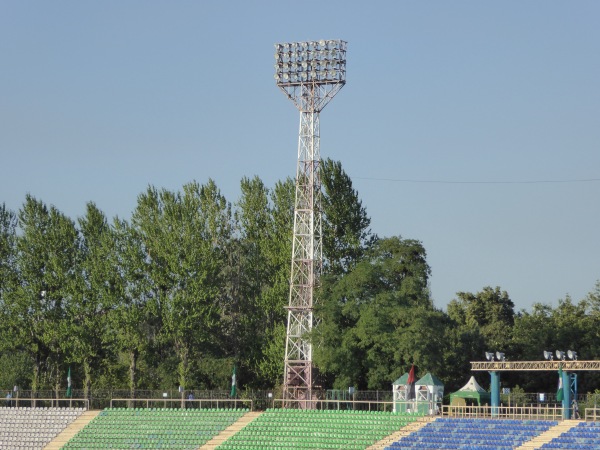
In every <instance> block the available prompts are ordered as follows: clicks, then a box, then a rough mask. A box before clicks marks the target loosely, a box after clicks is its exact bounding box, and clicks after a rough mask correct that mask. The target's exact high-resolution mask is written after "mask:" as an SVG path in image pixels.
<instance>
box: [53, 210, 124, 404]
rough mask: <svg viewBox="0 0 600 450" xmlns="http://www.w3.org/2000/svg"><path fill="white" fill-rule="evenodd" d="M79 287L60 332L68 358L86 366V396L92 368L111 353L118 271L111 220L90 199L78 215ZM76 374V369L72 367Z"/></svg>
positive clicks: (84, 367)
mask: <svg viewBox="0 0 600 450" xmlns="http://www.w3.org/2000/svg"><path fill="white" fill-rule="evenodd" d="M79 227H80V231H81V245H80V248H79V257H78V270H77V273H76V281H77V288H76V291H75V293H74V295H73V296H72V298H71V301H69V302H68V303H67V304H66V310H65V314H66V320H65V321H63V322H62V324H63V326H64V328H63V329H61V333H62V335H63V336H64V339H63V340H62V345H61V348H62V351H63V353H64V354H65V357H66V362H67V363H69V364H71V363H74V364H76V365H78V366H80V367H81V368H82V370H83V389H84V396H85V397H86V398H87V397H88V395H89V392H90V388H91V385H92V370H93V369H98V368H99V365H100V362H101V361H100V359H101V358H106V357H107V356H108V355H107V354H106V352H105V351H104V346H103V339H104V330H105V328H106V315H107V313H108V311H110V310H111V309H113V308H114V307H115V306H116V304H117V301H118V294H117V292H118V288H117V283H118V275H117V274H116V272H115V268H114V263H115V257H114V252H115V249H114V245H115V238H114V235H113V232H112V229H111V227H110V225H109V224H108V221H107V219H106V217H105V215H104V213H102V211H100V210H99V209H98V208H97V207H96V205H95V204H94V203H91V202H90V203H88V204H87V207H86V215H85V216H84V217H82V218H80V219H79ZM73 372H74V373H73V376H74V375H75V372H76V371H75V370H74V371H73Z"/></svg>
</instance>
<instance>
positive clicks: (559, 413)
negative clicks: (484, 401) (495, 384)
mask: <svg viewBox="0 0 600 450" xmlns="http://www.w3.org/2000/svg"><path fill="white" fill-rule="evenodd" d="M442 415H444V416H447V417H472V418H479V419H484V418H487V419H490V418H494V419H521V420H523V419H536V420H557V421H560V420H562V419H563V409H562V408H561V407H556V406H550V405H529V406H458V405H444V406H443V407H442Z"/></svg>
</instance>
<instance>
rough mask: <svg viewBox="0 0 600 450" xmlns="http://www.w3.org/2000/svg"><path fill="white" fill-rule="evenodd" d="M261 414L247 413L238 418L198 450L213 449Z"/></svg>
mask: <svg viewBox="0 0 600 450" xmlns="http://www.w3.org/2000/svg"><path fill="white" fill-rule="evenodd" d="M261 414H262V412H249V413H246V414H244V415H243V416H242V417H240V418H239V419H238V420H237V421H236V422H235V423H232V424H231V425H230V426H228V427H227V428H225V429H224V430H223V431H221V432H220V433H219V434H218V435H216V436H215V437H214V438H212V439H211V440H210V441H208V442H207V443H206V444H204V445H203V446H201V447H200V450H209V449H215V448H217V447H218V446H219V445H221V444H222V443H223V442H225V441H226V440H227V439H229V438H230V437H231V436H233V435H234V434H236V433H238V432H240V431H241V430H242V429H243V428H244V427H245V426H246V425H248V424H249V423H250V422H252V421H253V420H255V419H256V418H257V417H259V416H260V415H261Z"/></svg>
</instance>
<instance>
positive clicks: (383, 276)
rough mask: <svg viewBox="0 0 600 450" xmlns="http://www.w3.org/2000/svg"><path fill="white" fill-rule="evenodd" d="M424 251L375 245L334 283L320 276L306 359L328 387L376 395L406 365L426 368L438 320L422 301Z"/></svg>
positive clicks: (437, 338)
mask: <svg viewBox="0 0 600 450" xmlns="http://www.w3.org/2000/svg"><path fill="white" fill-rule="evenodd" d="M429 272H430V269H429V266H428V265H427V263H426V260H425V249H424V248H423V246H422V245H421V244H420V243H419V242H417V241H413V240H403V239H401V238H398V237H394V238H388V239H380V240H378V241H377V242H376V243H375V244H374V246H373V247H372V248H371V249H370V250H369V251H368V252H367V253H366V256H365V257H364V258H363V259H362V260H361V261H360V262H358V263H357V264H356V266H355V268H354V269H353V270H351V271H350V272H349V273H347V274H345V275H342V276H334V275H330V276H325V277H323V284H322V289H321V292H320V306H319V307H318V309H317V313H318V315H319V317H320V318H321V322H320V324H319V326H318V327H316V329H315V332H314V337H313V339H314V342H315V344H316V346H315V347H316V349H315V350H314V352H315V356H314V360H315V362H316V364H317V365H318V367H319V368H320V370H321V371H322V373H323V374H324V375H325V376H329V378H330V380H331V381H332V383H333V386H334V387H335V388H339V389H343V388H346V387H348V386H357V387H359V389H383V388H386V387H387V386H389V383H390V381H393V380H394V379H395V378H394V376H398V375H399V371H400V370H401V369H403V368H405V367H407V366H409V365H410V364H416V365H421V364H422V365H423V366H426V365H429V364H430V363H432V362H433V361H434V359H435V357H433V355H434V352H435V350H436V349H435V347H436V346H437V345H441V343H442V337H441V334H440V335H438V334H437V333H439V332H440V331H443V327H439V326H438V323H439V321H440V320H442V321H443V314H442V313H441V312H438V311H435V310H434V308H433V306H432V303H431V300H430V298H429V291H428V288H427V281H428V277H429Z"/></svg>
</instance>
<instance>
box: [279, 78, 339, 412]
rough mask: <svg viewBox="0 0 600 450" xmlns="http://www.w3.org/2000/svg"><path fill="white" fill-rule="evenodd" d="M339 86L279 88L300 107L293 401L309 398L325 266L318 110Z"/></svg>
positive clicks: (289, 372) (289, 382) (289, 355)
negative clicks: (315, 306)
mask: <svg viewBox="0 0 600 450" xmlns="http://www.w3.org/2000/svg"><path fill="white" fill-rule="evenodd" d="M342 86H343V84H342V83H338V84H335V85H329V84H328V85H319V84H318V83H309V84H301V85H294V86H286V87H285V88H284V87H282V90H283V91H284V92H285V93H286V95H287V96H288V97H289V98H290V99H292V101H293V102H294V104H295V105H296V107H297V108H298V109H299V110H300V131H299V137H298V164H297V168H296V194H295V204H294V236H293V241H292V267H291V275H290V296H289V304H288V307H287V309H288V321H287V332H286V342H285V361H284V386H283V398H284V399H287V400H291V401H297V400H300V401H301V400H311V398H312V386H313V364H312V345H311V343H310V341H309V340H308V333H310V331H311V330H312V328H313V324H314V317H313V304H314V290H315V287H316V286H317V285H318V280H319V275H320V274H321V269H322V267H323V245H322V242H323V240H322V219H321V217H322V214H321V178H320V164H321V153H320V115H319V113H320V111H321V110H322V109H323V108H324V107H325V106H326V105H327V103H328V102H329V101H331V99H332V98H333V96H334V95H335V94H336V93H337V92H338V91H339V90H340V89H341V87H342ZM291 403H292V402H290V404H291ZM311 404H312V403H309V402H307V403H306V404H305V405H303V404H302V403H301V404H300V406H304V407H310V405H311Z"/></svg>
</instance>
